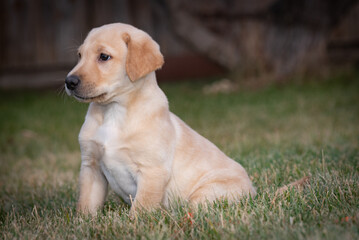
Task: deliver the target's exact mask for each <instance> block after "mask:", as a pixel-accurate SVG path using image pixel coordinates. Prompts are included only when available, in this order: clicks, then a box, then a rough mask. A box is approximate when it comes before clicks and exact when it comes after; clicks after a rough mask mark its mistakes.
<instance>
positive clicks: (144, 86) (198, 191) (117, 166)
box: [66, 23, 256, 214]
mask: <svg viewBox="0 0 359 240" xmlns="http://www.w3.org/2000/svg"><path fill="white" fill-rule="evenodd" d="M79 52H80V54H81V59H80V60H79V62H78V64H77V65H76V66H75V68H74V69H73V70H72V71H71V72H70V73H69V75H77V76H79V78H80V79H81V83H80V84H79V86H78V87H77V88H76V89H75V90H69V89H68V88H66V91H67V93H68V94H69V95H71V96H74V97H75V98H76V99H78V100H79V101H83V102H91V103H90V106H89V109H88V112H87V115H86V119H85V122H84V124H83V126H82V128H81V131H80V135H79V142H80V146H81V155H82V164H81V172H80V193H79V194H80V196H79V201H78V209H79V210H80V211H82V212H85V213H87V212H90V213H92V214H96V212H97V210H98V209H99V208H101V207H102V206H103V203H104V201H105V199H106V194H107V189H108V185H110V187H111V188H112V189H113V190H114V191H115V192H116V193H117V194H119V195H120V196H121V197H122V198H123V199H124V201H126V202H127V203H129V204H132V207H131V210H132V211H134V210H135V209H136V208H138V207H143V208H146V209H148V208H153V207H158V206H160V205H165V206H166V205H167V204H168V202H169V201H170V199H172V198H181V199H183V200H187V201H190V202H193V203H200V202H204V201H206V200H209V201H212V200H215V199H217V198H221V197H228V198H229V199H230V200H235V199H237V198H239V197H241V196H243V195H249V194H251V195H252V196H254V195H255V194H256V192H255V189H254V188H253V186H252V183H251V181H250V179H249V177H248V175H247V173H246V171H245V170H244V168H243V167H242V166H241V165H240V164H239V163H237V162H235V161H233V160H232V159H230V158H229V157H227V156H226V155H225V154H224V153H223V152H221V151H220V150H219V149H218V148H217V147H216V146H215V145H214V144H213V143H211V142H210V141H208V140H207V139H206V138H204V137H202V136H201V135H199V134H198V133H197V132H195V131H194V130H192V129H191V128H190V127H189V126H187V125H186V124H185V123H184V122H183V121H181V120H180V119H179V118H178V117H177V116H176V115H174V114H173V113H171V112H170V111H169V108H168V102H167V98H166V96H165V95H164V93H163V92H162V91H161V89H160V88H159V87H158V85H157V81H156V76H155V72H154V71H155V70H156V69H158V68H160V67H161V66H162V64H163V57H162V54H161V53H160V50H159V46H158V45H157V43H156V42H154V41H153V40H152V39H151V37H150V36H148V35H147V34H146V33H145V32H143V31H141V30H139V29H137V28H134V27H132V26H130V25H126V24H120V23H117V24H110V25H105V26H102V27H100V28H96V29H93V30H92V31H91V32H90V33H89V35H88V36H87V38H86V40H85V42H84V43H83V45H82V46H81V47H80V48H79ZM101 53H105V54H107V55H110V56H111V58H110V59H109V60H108V61H105V62H104V61H100V60H99V55H100V54H101Z"/></svg>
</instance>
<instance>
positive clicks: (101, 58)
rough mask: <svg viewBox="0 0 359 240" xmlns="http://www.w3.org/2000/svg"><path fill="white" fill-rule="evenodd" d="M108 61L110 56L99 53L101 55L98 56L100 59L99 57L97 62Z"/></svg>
mask: <svg viewBox="0 0 359 240" xmlns="http://www.w3.org/2000/svg"><path fill="white" fill-rule="evenodd" d="M110 59H111V56H110V55H107V54H104V53H101V54H100V57H99V60H100V61H103V62H106V61H108V60H110Z"/></svg>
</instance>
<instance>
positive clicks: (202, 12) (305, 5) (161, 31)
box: [0, 0, 359, 88]
mask: <svg viewBox="0 0 359 240" xmlns="http://www.w3.org/2000/svg"><path fill="white" fill-rule="evenodd" d="M0 22H1V28H0V55H1V58H0V87H1V88H43V87H53V86H60V85H61V84H63V81H64V78H65V76H66V74H67V72H68V71H69V70H70V69H71V68H72V67H73V66H74V65H75V63H76V61H77V57H76V49H77V47H78V46H79V45H80V44H81V43H82V41H83V40H84V39H85V37H86V35H87V33H88V31H89V30H90V29H92V28H94V27H98V26H101V25H103V24H107V23H113V22H123V23H128V24H131V25H134V26H136V27H138V28H140V29H143V30H144V31H146V32H148V33H149V34H150V35H151V36H152V37H153V38H154V39H155V40H156V41H157V42H158V43H159V45H160V46H161V51H162V53H163V54H164V56H165V65H164V67H163V69H162V70H160V71H158V73H157V76H158V79H159V81H170V80H180V79H188V78H203V77H209V76H225V75H229V76H231V77H230V78H231V80H235V81H242V82H250V81H255V82H259V84H260V83H261V82H276V81H281V82H283V81H287V80H288V79H290V77H291V76H293V75H296V74H303V73H305V74H306V73H318V72H321V71H326V69H328V68H333V67H342V66H354V67H357V66H358V61H359V28H358V26H359V2H358V1H356V0H331V1H328V0H301V1H296V0H261V1H253V0H212V1H208V0H196V1H191V0H150V1H146V0H132V1H130V0H107V1H95V0H87V1H86V0H57V1H51V0H2V1H0Z"/></svg>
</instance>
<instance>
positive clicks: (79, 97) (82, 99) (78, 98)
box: [73, 93, 106, 102]
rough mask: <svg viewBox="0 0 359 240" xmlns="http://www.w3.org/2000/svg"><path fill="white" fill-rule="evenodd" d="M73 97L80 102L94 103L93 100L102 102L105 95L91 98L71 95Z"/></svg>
mask: <svg viewBox="0 0 359 240" xmlns="http://www.w3.org/2000/svg"><path fill="white" fill-rule="evenodd" d="M73 96H74V97H75V98H76V99H77V100H79V101H82V102H92V101H95V100H102V99H103V98H104V97H105V96H106V93H101V94H100V95H97V96H93V97H88V96H80V95H77V94H75V93H73Z"/></svg>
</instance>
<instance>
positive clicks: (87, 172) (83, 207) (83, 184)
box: [77, 163, 108, 215]
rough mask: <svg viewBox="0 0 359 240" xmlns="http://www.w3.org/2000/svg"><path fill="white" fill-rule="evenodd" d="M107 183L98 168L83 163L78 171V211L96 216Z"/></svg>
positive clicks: (102, 201)
mask: <svg viewBox="0 0 359 240" xmlns="http://www.w3.org/2000/svg"><path fill="white" fill-rule="evenodd" d="M107 188H108V182H107V180H106V178H105V176H104V175H103V173H102V172H101V170H100V169H99V166H97V165H92V164H86V163H83V164H82V165H81V171H80V196H79V201H78V204H77V209H78V211H80V212H82V213H85V214H87V213H90V214H92V215H96V212H97V210H98V209H99V208H100V207H102V206H103V204H104V201H105V198H106V195H107Z"/></svg>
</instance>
